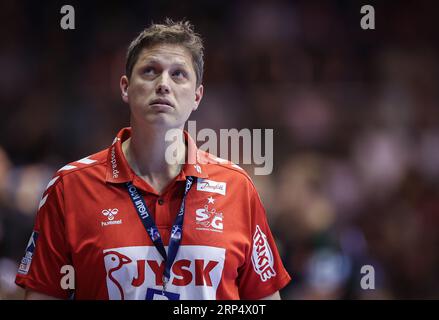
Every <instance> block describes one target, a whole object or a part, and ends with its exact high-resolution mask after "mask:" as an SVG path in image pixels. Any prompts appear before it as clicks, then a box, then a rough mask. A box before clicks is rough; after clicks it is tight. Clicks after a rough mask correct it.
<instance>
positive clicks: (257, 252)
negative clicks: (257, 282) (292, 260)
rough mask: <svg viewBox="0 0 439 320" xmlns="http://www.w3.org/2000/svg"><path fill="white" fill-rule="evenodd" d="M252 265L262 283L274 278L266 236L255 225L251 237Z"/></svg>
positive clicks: (274, 273)
mask: <svg viewBox="0 0 439 320" xmlns="http://www.w3.org/2000/svg"><path fill="white" fill-rule="evenodd" d="M252 264H253V269H254V270H255V272H256V273H257V274H258V275H259V276H260V277H261V280H262V281H263V282H265V281H267V280H268V279H270V278H272V277H275V276H276V271H275V270H274V258H273V252H272V251H271V248H270V245H269V243H268V240H267V236H266V235H265V233H263V232H262V230H261V228H259V225H256V231H255V234H254V235H253V252H252Z"/></svg>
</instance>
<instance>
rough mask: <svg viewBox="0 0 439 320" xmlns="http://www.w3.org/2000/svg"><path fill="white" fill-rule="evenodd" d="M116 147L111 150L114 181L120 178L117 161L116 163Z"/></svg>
mask: <svg viewBox="0 0 439 320" xmlns="http://www.w3.org/2000/svg"><path fill="white" fill-rule="evenodd" d="M115 148H116V147H115V146H113V147H112V148H111V161H110V162H111V168H112V169H113V179H117V178H118V177H119V170H117V161H116V150H115Z"/></svg>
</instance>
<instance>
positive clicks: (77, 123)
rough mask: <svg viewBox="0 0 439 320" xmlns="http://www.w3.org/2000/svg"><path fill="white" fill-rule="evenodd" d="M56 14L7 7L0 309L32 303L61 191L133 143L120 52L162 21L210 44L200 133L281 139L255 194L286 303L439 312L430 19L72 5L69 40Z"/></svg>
mask: <svg viewBox="0 0 439 320" xmlns="http://www.w3.org/2000/svg"><path fill="white" fill-rule="evenodd" d="M383 2H384V3H383ZM43 3H44V4H43ZM64 4H66V3H63V2H57V1H52V2H51V3H50V4H46V2H39V1H2V2H1V4H0V21H1V28H0V39H1V46H0V71H1V72H0V108H1V109H0V110H1V117H0V298H2V299H21V298H22V297H23V291H22V289H19V288H18V287H17V286H15V284H14V283H13V281H14V277H15V273H16V270H17V266H18V262H19V261H20V259H21V257H22V255H23V253H24V250H25V246H26V244H27V241H28V238H29V236H30V234H31V230H32V226H33V222H34V217H35V212H36V209H37V206H38V203H39V200H40V197H41V195H42V192H43V190H44V189H45V187H46V185H47V182H48V181H49V180H50V177H51V176H52V174H53V173H54V172H55V171H56V170H58V169H59V168H60V167H62V166H63V165H65V164H66V163H68V162H71V161H75V160H77V159H81V158H83V157H85V156H87V155H89V154H92V153H95V152H96V151H98V150H101V149H104V148H106V147H108V146H109V145H110V144H111V143H112V141H113V138H114V136H115V134H116V133H117V132H118V130H119V129H120V128H121V127H124V126H128V119H129V118H128V116H129V115H128V107H127V105H125V104H124V103H122V101H121V99H120V92H119V85H118V83H119V78H120V76H121V75H122V74H123V72H124V63H125V52H126V48H127V46H128V45H129V43H130V41H131V40H132V39H133V38H134V37H135V36H136V35H137V34H138V33H139V32H140V31H141V30H142V29H143V28H144V27H146V26H147V25H149V24H150V22H151V21H154V22H161V21H163V20H164V17H171V18H173V19H175V20H178V19H181V18H186V19H189V20H190V21H191V22H192V23H193V24H194V25H195V27H196V31H197V32H198V33H200V34H201V35H202V36H203V38H204V42H205V47H206V53H205V74H204V86H205V97H204V100H203V102H202V104H201V106H200V108H199V110H198V111H197V112H196V113H194V114H193V115H192V117H191V120H197V129H198V130H201V129H202V128H213V129H215V130H219V129H220V128H238V129H241V128H250V129H252V128H262V129H263V128H271V129H273V130H274V171H273V173H272V174H271V175H268V176H252V177H253V179H254V182H255V184H256V186H257V188H258V190H259V192H260V194H261V197H262V200H263V202H264V205H265V207H266V209H267V216H268V219H269V222H270V225H271V228H272V232H273V234H274V235H275V237H276V241H277V244H278V247H279V250H280V253H281V255H282V258H283V261H284V264H285V266H286V268H287V270H288V271H289V273H290V274H291V276H292V282H291V283H290V284H289V285H288V286H287V287H286V288H285V289H284V290H282V291H281V295H282V297H283V299H371V298H378V299H401V298H408V299H429V298H436V299H438V298H439V273H438V272H437V270H438V269H439V232H438V231H437V230H438V227H439V189H438V183H439V106H438V102H439V90H438V83H439V81H438V80H439V79H438V76H439V68H438V67H439V66H438V58H437V57H438V32H437V30H438V26H437V24H438V23H437V21H438V19H437V12H439V11H438V9H439V6H438V5H437V4H435V2H433V1H422V0H419V1H380V3H377V2H375V1H355V0H354V1H347V0H346V1H341V0H338V1H255V0H252V1H245V0H241V1H219V0H213V1H130V2H128V1H124V2H122V1H120V2H116V1H111V3H110V2H108V1H105V2H104V1H93V2H91V1H87V2H85V1H84V2H79V1H69V3H68V4H70V5H72V6H73V7H74V8H75V24H76V29H75V30H67V31H65V30H62V29H61V28H60V19H61V17H62V15H61V14H60V8H61V7H62V5H64ZM365 4H370V5H373V6H374V8H375V18H376V25H375V27H376V29H375V30H362V29H361V27H360V20H361V18H362V16H363V15H362V14H360V8H361V6H362V5H365ZM243 167H244V168H245V169H246V170H247V172H248V173H249V174H250V175H253V170H252V167H251V166H243ZM363 265H372V266H373V267H374V269H375V278H376V283H375V290H362V289H361V286H360V280H361V277H362V274H361V273H360V270H361V267H362V266H363Z"/></svg>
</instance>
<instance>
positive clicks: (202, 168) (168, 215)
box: [16, 128, 290, 299]
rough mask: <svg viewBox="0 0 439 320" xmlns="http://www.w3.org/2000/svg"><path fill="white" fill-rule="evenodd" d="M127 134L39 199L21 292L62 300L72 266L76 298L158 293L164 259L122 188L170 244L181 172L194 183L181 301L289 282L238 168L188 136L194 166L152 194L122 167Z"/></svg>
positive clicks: (268, 290) (175, 282)
mask: <svg viewBox="0 0 439 320" xmlns="http://www.w3.org/2000/svg"><path fill="white" fill-rule="evenodd" d="M129 136H130V128H124V129H122V130H121V131H120V132H119V133H118V135H117V139H115V141H114V143H113V145H112V146H110V148H108V149H106V150H103V151H101V152H99V153H97V154H94V155H91V156H89V157H87V158H85V159H82V160H80V161H77V162H73V163H71V164H70V165H68V166H66V167H64V168H62V169H60V170H59V171H58V172H57V174H56V175H55V177H54V179H56V180H54V181H52V182H53V184H51V185H50V186H49V187H48V188H47V190H46V191H45V193H44V194H43V198H42V199H43V200H42V202H41V203H40V206H41V207H40V209H39V211H38V213H37V218H36V223H35V228H34V230H35V231H36V232H38V239H37V240H36V247H35V250H34V252H33V256H32V262H31V264H30V267H29V270H28V272H27V274H25V273H26V272H23V271H22V272H21V273H20V272H19V273H18V274H17V277H16V283H17V284H18V285H20V286H22V287H26V288H29V289H32V290H35V291H38V292H42V293H46V294H48V295H51V296H54V297H59V298H68V296H69V293H70V292H69V290H64V289H62V288H61V284H60V283H61V278H62V276H63V274H61V273H60V270H61V268H62V266H63V265H72V266H73V267H74V270H75V290H74V291H75V298H76V299H109V298H110V299H121V298H122V299H144V298H145V295H146V291H147V290H148V288H152V289H156V290H158V289H160V288H161V284H162V283H161V276H160V275H161V274H162V272H163V268H164V263H163V260H162V258H161V256H160V255H159V254H158V252H157V251H156V249H155V247H154V246H153V244H152V242H151V240H150V238H149V236H148V235H147V233H146V231H145V229H144V227H143V225H142V223H141V221H140V219H139V217H138V215H137V213H136V210H135V208H134V206H133V203H132V202H131V199H130V197H129V195H128V193H127V190H126V187H125V184H124V183H125V182H128V181H133V184H134V185H135V186H136V187H137V188H138V190H139V191H140V192H141V193H142V195H143V196H144V198H145V201H146V204H147V206H148V208H149V210H150V211H151V213H152V215H153V218H154V221H155V222H156V225H157V227H158V229H159V231H160V234H161V236H162V238H163V242H164V244H165V246H167V244H168V241H169V237H170V231H171V227H172V224H173V222H174V218H175V216H176V213H177V211H178V209H179V207H180V204H181V199H182V195H183V189H184V183H185V177H186V176H187V175H192V176H196V177H197V178H198V182H197V183H195V184H194V185H193V187H192V189H191V190H190V192H189V194H188V197H187V199H186V212H185V218H184V225H183V238H182V241H181V246H180V250H179V252H178V254H177V257H176V261H175V263H174V265H173V268H172V273H171V280H170V285H169V286H168V290H169V291H170V292H174V293H178V294H179V295H180V298H181V299H257V298H262V297H265V296H268V295H270V294H272V293H274V292H276V291H277V290H279V289H281V288H282V287H284V286H285V285H286V284H287V283H288V282H289V281H290V276H289V275H288V273H287V272H286V270H285V269H284V267H283V265H282V261H281V259H280V257H279V254H278V251H277V249H276V244H275V243H274V240H273V237H272V235H271V232H270V229H269V226H268V223H267V220H266V214H265V210H264V208H263V206H262V204H261V201H260V199H259V196H258V194H257V191H256V189H255V187H254V185H253V183H252V181H251V180H250V178H249V177H248V176H247V174H246V173H245V172H244V171H243V170H242V169H240V168H239V167H237V166H235V165H233V164H232V163H230V162H226V161H224V160H222V161H220V162H221V163H219V161H218V160H219V159H218V158H215V157H214V156H212V155H210V154H208V153H206V152H203V151H200V150H198V149H196V146H195V143H194V141H193V140H192V138H191V137H190V136H189V135H188V134H187V133H186V132H185V137H186V141H187V145H188V146H190V148H188V150H189V156H190V158H192V159H197V163H196V164H191V163H188V164H185V165H184V166H183V168H182V171H181V172H180V174H179V175H178V176H177V177H176V178H175V179H174V180H173V181H172V182H171V183H170V184H169V185H168V187H167V188H166V189H165V190H164V192H163V193H162V195H158V194H157V192H156V191H155V190H154V189H153V188H152V187H151V186H149V185H148V184H147V183H146V182H145V181H144V180H142V179H141V178H139V177H138V176H136V175H135V173H134V172H133V171H132V170H131V168H130V167H129V165H128V164H127V161H126V159H125V157H124V154H123V152H122V148H121V144H122V142H123V141H125V140H126V139H127V138H128V137H129ZM203 179H207V180H203ZM206 186H207V188H206ZM159 199H161V200H163V202H162V201H158V200H159ZM160 203H162V204H160ZM252 257H253V261H252ZM257 271H258V272H257ZM267 276H268V277H267Z"/></svg>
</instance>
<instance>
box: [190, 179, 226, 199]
mask: <svg viewBox="0 0 439 320" xmlns="http://www.w3.org/2000/svg"><path fill="white" fill-rule="evenodd" d="M226 187H227V184H226V183H225V182H218V181H213V180H208V179H198V182H197V190H198V191H205V192H213V193H219V194H221V195H223V196H225V195H226Z"/></svg>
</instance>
